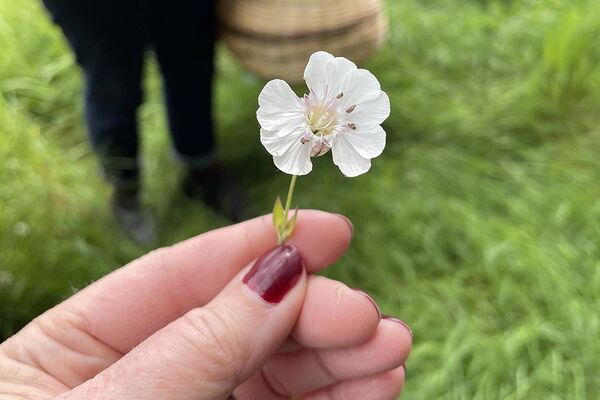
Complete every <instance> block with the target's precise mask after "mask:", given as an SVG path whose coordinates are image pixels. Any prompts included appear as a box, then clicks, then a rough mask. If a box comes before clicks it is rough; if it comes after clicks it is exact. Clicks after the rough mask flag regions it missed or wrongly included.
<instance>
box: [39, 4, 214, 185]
mask: <svg viewBox="0 0 600 400" xmlns="http://www.w3.org/2000/svg"><path fill="white" fill-rule="evenodd" d="M44 4H45V5H46V7H47V8H48V10H49V11H50V13H51V14H52V16H53V18H54V21H55V22H56V23H57V24H58V25H60V27H61V28H62V30H63V32H64V34H65V36H66V37H67V39H68V41H69V43H70V45H71V47H72V48H73V50H74V52H75V54H76V57H77V62H78V63H79V65H80V66H81V67H82V69H83V72H84V78H85V119H86V122H87V125H88V131H89V135H90V139H91V142H92V146H93V148H94V150H95V151H96V152H97V153H98V154H99V155H100V158H101V160H102V165H103V168H104V171H105V173H106V175H107V177H108V179H109V180H110V181H112V182H113V183H114V184H115V185H117V186H119V185H122V186H131V185H137V182H138V178H139V177H138V175H139V171H138V164H139V163H138V158H137V157H138V151H139V141H138V129H137V122H136V110H137V108H138V106H139V105H140V104H141V102H142V90H141V84H140V81H141V76H142V65H143V60H144V54H145V51H146V50H147V49H148V48H152V49H153V50H154V52H155V53H156V58H157V60H158V63H159V65H160V69H161V72H162V76H163V84H164V91H165V99H166V105H167V112H168V118H169V125H170V130H171V137H172V141H173V147H174V150H175V153H176V154H177V155H178V156H179V158H180V159H182V160H183V161H184V162H188V163H189V164H192V165H193V164H200V163H203V162H205V161H206V160H208V159H209V158H210V157H211V156H212V151H213V146H214V139H213V132H212V118H211V103H212V101H211V98H212V74H213V53H214V39H215V26H214V1H212V0H44Z"/></svg>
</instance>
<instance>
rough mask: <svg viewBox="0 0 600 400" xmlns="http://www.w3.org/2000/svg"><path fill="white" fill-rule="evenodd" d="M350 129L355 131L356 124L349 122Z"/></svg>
mask: <svg viewBox="0 0 600 400" xmlns="http://www.w3.org/2000/svg"><path fill="white" fill-rule="evenodd" d="M348 128H350V129H352V130H355V129H356V124H353V123H352V122H348Z"/></svg>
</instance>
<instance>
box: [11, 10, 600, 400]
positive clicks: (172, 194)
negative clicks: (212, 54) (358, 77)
mask: <svg viewBox="0 0 600 400" xmlns="http://www.w3.org/2000/svg"><path fill="white" fill-rule="evenodd" d="M388 10H389V12H390V18H391V26H392V34H391V37H390V40H389V43H388V44H387V46H386V48H385V49H384V50H382V51H381V52H380V53H379V54H378V55H377V57H375V58H373V59H372V60H371V62H370V63H369V64H368V65H367V67H368V68H370V69H372V70H373V71H374V73H375V74H376V75H377V76H378V77H379V78H380V80H381V82H382V85H383V87H384V89H385V90H386V91H387V92H388V93H389V94H390V98H391V102H392V110H393V112H392V116H391V117H390V119H389V120H388V122H387V123H386V126H385V127H386V130H387V132H388V146H387V148H386V151H385V152H384V155H383V156H382V157H381V158H379V159H376V160H374V163H373V169H372V171H371V172H370V173H369V174H367V175H365V176H363V177H360V178H357V179H354V180H347V179H345V178H343V177H342V176H341V175H340V173H339V171H337V169H336V168H334V167H333V166H332V165H330V161H329V160H328V159H327V158H328V157H323V158H322V159H318V160H316V163H315V164H316V168H315V172H314V173H313V174H311V175H310V176H309V177H308V178H306V179H301V180H299V186H298V192H297V197H296V198H297V199H298V200H299V201H300V202H301V204H302V206H303V207H313V208H320V209H324V210H328V211H334V212H342V213H344V214H346V215H348V216H349V217H350V218H351V219H352V220H353V222H354V224H355V227H356V236H355V238H354V241H353V244H352V246H351V249H350V250H349V252H348V254H347V255H346V256H345V257H344V259H343V260H342V261H341V262H340V263H339V264H338V265H336V266H335V267H334V268H332V269H331V271H329V272H328V274H329V275H330V276H333V277H336V278H339V279H343V280H345V281H346V282H348V283H349V284H351V285H354V286H360V287H363V288H365V289H366V290H368V291H370V292H371V293H372V294H373V295H374V297H375V298H376V299H377V300H378V301H379V302H380V303H381V305H382V308H383V311H384V312H385V313H387V314H394V315H397V316H399V317H400V318H402V319H404V320H406V321H407V322H408V323H410V324H411V326H412V327H413V329H414V332H415V346H414V351H413V353H412V355H411V358H410V360H409V363H408V370H409V381H408V383H407V386H406V390H405V395H404V398H408V399H423V400H430V399H597V398H600V378H599V377H598V373H597V371H598V370H600V362H599V361H598V360H599V359H600V341H599V340H598V339H597V338H598V337H600V316H599V311H600V244H599V243H600V241H599V239H600V185H598V182H599V179H600V128H599V127H600V125H599V122H600V113H599V112H598V109H599V107H600V35H599V34H598V33H599V32H600V5H598V4H597V3H596V2H594V1H593V0H587V1H586V0H547V1H542V0H521V1H517V0H515V1H492V0H489V1H483V0H480V1H475V0H472V1H468V0H447V1H441V0H427V1H425V0H389V1H388ZM218 68H219V76H218V79H217V89H216V101H217V107H216V118H217V122H218V127H219V141H220V143H221V146H220V151H221V155H222V157H223V158H224V159H225V160H227V161H228V163H229V164H231V165H233V166H234V167H236V168H237V169H238V170H239V171H243V172H244V174H245V176H244V181H245V183H246V185H247V186H248V188H249V193H250V197H251V200H252V203H253V206H255V207H256V208H257V209H262V210H265V211H267V210H269V209H270V207H271V205H272V201H273V197H274V196H275V194H276V193H278V192H279V193H281V194H283V193H284V192H285V190H286V187H287V182H288V178H287V177H286V176H284V175H283V174H281V173H278V172H277V171H276V170H275V169H274V167H273V166H272V163H271V161H270V158H269V157H268V155H267V154H266V153H265V152H264V150H263V149H262V148H261V146H260V144H259V141H258V126H257V123H256V121H255V117H254V112H255V109H256V98H257V95H258V92H259V91H260V89H261V86H262V84H263V83H262V82H261V81H259V80H257V79H255V78H253V77H251V76H249V75H247V74H246V73H244V72H243V71H241V69H240V68H239V67H238V66H237V65H236V64H235V62H234V61H233V60H232V59H231V58H230V57H229V56H228V55H227V54H226V52H224V51H222V50H221V51H220V52H219V58H218ZM149 72H150V73H149V74H148V78H147V79H146V82H145V84H146V87H147V88H148V98H147V101H146V102H145V104H144V106H143V108H142V110H141V111H140V119H141V121H142V125H143V130H144V143H143V145H144V152H145V154H146V155H147V157H146V158H145V162H146V165H145V166H146V170H147V173H146V176H145V180H146V182H147V185H146V187H147V190H146V192H145V201H146V202H147V203H148V204H149V205H150V206H151V207H152V208H153V210H154V211H155V213H156V214H157V216H158V218H159V222H160V228H161V244H164V245H168V244H171V243H174V242H176V241H178V240H180V239H183V238H185V237H189V236H191V235H194V234H197V233H199V232H202V231H205V230H207V229H211V228H214V227H217V226H220V225H223V224H226V223H227V221H226V220H224V219H222V218H221V217H219V216H217V215H215V214H213V213H211V212H210V211H208V210H205V209H202V208H200V207H198V206H197V205H195V204H192V203H190V202H188V201H186V200H184V199H182V198H181V197H180V196H179V195H178V194H177V190H176V188H177V180H178V174H179V171H178V168H177V166H176V165H175V164H174V163H173V162H172V161H171V160H170V159H169V150H168V138H167V135H166V127H165V122H164V116H163V111H162V105H161V98H160V87H159V85H160V84H159V80H158V79H157V74H156V68H155V67H154V65H153V64H152V63H151V64H150V66H149ZM80 83H81V82H80V74H79V72H78V70H77V68H76V67H75V66H74V62H73V57H72V56H71V54H70V53H69V52H68V51H67V48H66V46H65V43H64V41H63V39H62V37H61V35H60V33H59V31H58V30H57V29H56V28H55V27H53V26H52V25H51V24H50V22H49V21H48V20H47V18H46V16H45V15H44V13H43V11H42V9H41V7H40V5H39V4H38V2H37V1H33V0H21V1H19V2H15V1H13V0H0V335H1V336H3V337H6V336H9V335H11V334H12V333H14V332H15V331H16V330H18V329H19V328H20V327H21V326H22V325H23V324H24V323H26V322H27V321H28V320H29V319H31V318H32V317H33V316H35V315H37V314H39V313H41V312H42V311H43V310H45V309H46V308H48V307H50V306H52V305H53V304H55V303H56V302H58V301H60V300H61V299H63V298H65V297H67V296H69V295H70V294H71V293H73V292H74V291H75V290H77V289H78V288H81V287H83V286H85V285H86V284H89V283H90V282H92V281H93V280H95V279H97V278H99V277H100V276H102V275H104V274H106V273H107V272H109V271H111V270H112V269H114V268H116V267H118V266H120V265H122V264H124V263H126V262H127V261H129V260H131V259H133V258H135V257H137V256H139V255H141V254H142V253H144V252H145V251H146V249H140V248H138V247H136V246H134V245H132V244H130V243H129V242H127V241H126V240H124V237H123V235H122V234H121V233H120V232H119V231H118V229H117V228H116V226H115V224H114V223H113V221H112V220H111V218H110V213H109V211H108V209H107V198H108V194H109V192H108V189H107V188H106V187H105V185H104V184H103V183H102V182H101V179H100V178H99V177H98V174H97V166H96V163H95V159H94V157H93V155H92V154H90V150H89V147H88V144H87V141H86V139H85V135H84V129H83V125H82V121H81V117H80V111H81V105H80V99H79V96H78V92H79V86H80ZM199 129H202V127H199ZM309 180H310V183H309ZM324 245H326V244H324ZM315 251H318V249H315Z"/></svg>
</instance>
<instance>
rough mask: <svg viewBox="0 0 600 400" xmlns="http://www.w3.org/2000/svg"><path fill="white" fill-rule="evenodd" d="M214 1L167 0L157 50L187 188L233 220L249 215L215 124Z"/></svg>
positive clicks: (157, 31) (159, 22)
mask: <svg viewBox="0 0 600 400" xmlns="http://www.w3.org/2000/svg"><path fill="white" fill-rule="evenodd" d="M215 36H216V32H215V1H214V0H204V1H197V0H179V1H168V0H163V1H162V3H161V12H160V13H159V17H158V20H157V23H156V27H155V29H154V31H153V45H154V49H155V52H156V56H157V59H158V62H159V64H160V68H161V72H162V75H163V82H164V90H165V101H166V104H167V112H168V117H169V125H170V129H171V137H172V141H173V148H174V152H175V155H176V157H177V159H178V160H179V161H180V162H181V163H182V164H183V165H184V166H185V168H186V178H185V179H184V189H185V191H186V193H187V194H188V195H191V196H199V197H202V198H203V200H204V201H205V202H206V203H207V204H208V205H209V206H211V207H213V208H215V209H217V210H218V211H220V212H222V213H224V214H226V215H227V216H229V217H230V218H231V219H232V220H234V221H239V220H243V219H245V218H246V217H247V216H248V213H247V211H246V210H245V204H244V203H245V202H244V201H243V198H244V196H243V193H241V191H240V190H239V189H238V187H237V185H236V184H235V183H234V182H233V180H232V179H231V176H229V174H226V173H225V172H224V171H223V168H222V166H221V165H220V164H219V163H218V161H217V157H216V151H215V139H214V132H213V119H212V87H213V56H214V42H215Z"/></svg>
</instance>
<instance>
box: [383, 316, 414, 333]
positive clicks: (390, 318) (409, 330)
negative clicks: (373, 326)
mask: <svg viewBox="0 0 600 400" xmlns="http://www.w3.org/2000/svg"><path fill="white" fill-rule="evenodd" d="M382 318H383V319H387V320H388V321H394V322H397V323H399V324H400V325H402V326H403V327H405V328H406V330H407V331H408V333H410V337H411V338H412V337H413V332H412V329H410V326H408V324H407V323H406V322H404V321H402V320H400V319H398V318H396V317H393V316H391V315H384V316H383V317H382Z"/></svg>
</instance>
